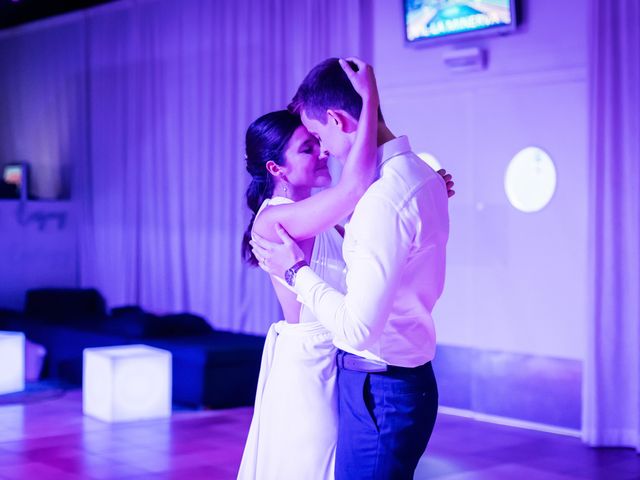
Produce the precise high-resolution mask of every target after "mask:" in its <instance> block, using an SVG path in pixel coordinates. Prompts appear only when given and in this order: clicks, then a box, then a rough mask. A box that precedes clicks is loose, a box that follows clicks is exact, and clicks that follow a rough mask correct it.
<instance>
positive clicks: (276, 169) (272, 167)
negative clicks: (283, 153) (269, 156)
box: [265, 160, 287, 177]
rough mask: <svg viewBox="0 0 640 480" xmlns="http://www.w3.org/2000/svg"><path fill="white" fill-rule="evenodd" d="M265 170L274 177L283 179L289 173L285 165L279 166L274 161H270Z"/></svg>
mask: <svg viewBox="0 0 640 480" xmlns="http://www.w3.org/2000/svg"><path fill="white" fill-rule="evenodd" d="M265 168H266V169H267V172H269V173H270V174H271V175H273V176H274V177H283V176H284V175H285V174H286V173H287V171H286V168H285V167H284V166H283V165H278V164H277V163H276V162H274V161H273V160H269V161H268V162H267V163H266V164H265Z"/></svg>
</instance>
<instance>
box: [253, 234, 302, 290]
mask: <svg viewBox="0 0 640 480" xmlns="http://www.w3.org/2000/svg"><path fill="white" fill-rule="evenodd" d="M275 228H276V233H277V234H278V237H280V239H281V240H282V243H276V242H270V241H269V240H267V239H266V238H264V237H261V236H260V235H258V234H257V233H255V232H253V233H252V235H251V237H252V240H251V242H250V243H251V247H252V249H253V254H254V255H255V256H256V258H257V259H258V262H259V265H260V268H261V269H262V270H264V271H265V272H267V273H268V274H270V275H275V276H277V277H280V278H284V272H286V271H287V270H289V269H290V268H291V267H293V266H294V265H295V264H296V263H298V262H299V261H300V260H304V253H303V252H302V250H301V249H300V247H299V246H298V244H297V243H296V242H295V241H294V240H293V239H292V238H291V237H290V236H289V234H288V233H287V232H286V231H285V229H284V228H282V226H281V225H280V224H276V226H275Z"/></svg>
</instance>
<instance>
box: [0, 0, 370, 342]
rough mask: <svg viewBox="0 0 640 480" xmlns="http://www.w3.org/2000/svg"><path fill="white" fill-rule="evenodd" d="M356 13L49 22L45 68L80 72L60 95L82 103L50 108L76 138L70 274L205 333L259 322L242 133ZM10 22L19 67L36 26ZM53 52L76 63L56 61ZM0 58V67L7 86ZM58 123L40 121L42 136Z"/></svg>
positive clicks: (332, 52) (330, 4) (337, 43)
mask: <svg viewBox="0 0 640 480" xmlns="http://www.w3.org/2000/svg"><path fill="white" fill-rule="evenodd" d="M361 18H362V17H361V15H360V3H359V2H358V1H355V0H347V1H345V0H323V1H317V0H238V1H212V0H180V1H178V0H147V1H144V0H141V1H123V2H116V3H113V4H109V5H106V6H103V7H99V8H96V9H92V10H89V11H87V13H85V14H84V15H82V16H78V17H77V18H76V19H75V20H74V21H72V22H68V23H67V24H66V25H65V26H64V28H65V32H67V30H66V29H69V30H68V31H69V32H71V31H73V32H76V33H77V32H80V35H79V36H78V35H76V38H75V40H73V41H72V40H69V41H66V40H65V43H64V45H59V46H58V47H59V48H58V47H56V48H53V49H52V50H51V51H50V52H49V55H53V56H54V59H53V60H52V63H56V61H57V60H56V59H59V65H60V69H61V70H63V71H61V72H59V74H60V75H62V76H65V75H66V76H67V77H70V78H74V79H77V78H81V79H82V82H83V83H82V88H80V91H79V92H76V93H77V96H75V97H74V94H73V92H66V94H65V95H64V96H63V97H62V98H61V99H60V101H61V102H62V103H63V104H65V105H67V104H74V105H75V103H73V102H77V101H78V98H80V99H81V100H82V101H83V102H84V103H83V105H84V108H83V109H81V111H77V109H76V110H73V111H72V112H68V113H67V115H68V116H72V117H73V118H72V119H71V120H69V118H68V117H64V120H65V121H70V122H71V123H74V124H75V123H78V122H79V123H80V128H78V130H77V131H71V135H72V136H75V135H78V136H82V137H83V138H82V140H78V142H77V143H78V144H79V145H80V146H81V148H80V150H81V152H82V155H81V156H80V157H74V158H71V159H70V161H71V162H72V163H73V166H74V168H75V175H74V178H75V179H76V182H75V184H74V188H73V192H72V197H73V200H74V202H76V204H77V206H78V215H79V224H80V228H79V236H78V239H79V246H80V247H79V248H80V252H79V256H80V262H79V264H80V272H79V278H80V284H81V285H83V286H92V287H96V288H98V289H100V290H101V291H102V292H103V294H104V295H105V297H106V298H107V301H108V303H109V304H110V305H112V306H114V305H122V304H139V305H141V306H143V307H145V308H148V309H150V310H152V311H157V312H169V311H174V312H175V311H190V312H194V313H198V314H202V315H204V316H205V317H206V318H207V319H208V320H209V321H210V322H211V323H212V324H213V325H214V326H215V327H217V328H220V329H230V330H238V331H246V332H265V331H266V329H267V327H268V325H269V324H270V323H271V322H273V321H275V320H277V319H278V318H279V315H280V313H279V308H278V306H277V302H276V300H275V297H274V295H273V293H272V288H271V285H270V283H269V282H268V280H267V279H266V277H265V275H264V274H262V272H260V271H257V270H255V269H249V268H247V267H246V266H245V265H244V264H243V263H242V261H241V258H240V242H241V238H242V234H243V231H244V229H245V228H246V224H247V222H248V219H249V214H248V210H247V208H246V206H245V201H244V190H245V188H246V185H247V183H248V176H247V174H246V173H245V169H244V146H243V144H244V133H245V130H246V128H247V126H248V125H249V123H250V122H251V121H252V120H254V119H255V118H257V117H258V116H259V115H261V114H263V113H266V112H268V111H271V110H275V109H281V108H285V107H286V104H287V102H288V100H289V99H290V98H291V96H292V95H293V94H294V93H295V89H296V87H297V85H298V83H299V82H300V81H301V80H302V78H303V77H304V75H305V73H306V72H307V71H308V70H309V69H310V68H311V67H312V66H313V65H314V64H315V63H317V62H318V61H320V60H322V59H324V58H326V57H329V56H345V55H353V54H356V55H357V54H360V53H361V51H362V44H363V42H364V38H366V34H365V33H366V32H365V31H364V30H363V26H362V20H361ZM24 30H25V31H24V32H22V31H21V29H18V30H16V31H14V32H13V33H12V36H11V38H12V40H11V41H17V42H20V43H21V44H22V45H23V46H24V48H23V49H22V51H21V52H20V54H19V60H20V62H26V63H29V62H30V61H31V59H30V55H31V53H32V52H34V51H35V49H36V48H37V45H38V42H39V40H38V41H36V39H39V38H40V37H42V36H46V35H48V30H47V28H46V27H43V28H41V29H40V30H38V31H36V32H35V33H34V32H33V31H32V30H33V29H24ZM52 37H53V38H51V39H50V41H51V42H52V43H53V44H54V45H57V44H56V42H58V37H57V35H55V36H52ZM0 43H2V41H1V40H0ZM68 56H72V57H74V58H77V57H78V56H79V57H80V58H82V59H83V62H84V63H83V64H82V68H77V65H73V66H72V68H67V66H66V63H65V62H66V60H65V59H66V58H67V57H68ZM34 61H36V60H34ZM7 70H8V69H5V68H2V69H1V70H0V78H3V79H4V80H5V81H8V82H10V81H12V77H11V75H12V74H11V72H9V71H7ZM31 80H32V83H33V82H38V81H39V80H40V78H39V77H37V76H36V75H35V74H34V77H33V78H31ZM34 88H35V87H34ZM38 88H44V89H45V90H47V89H51V88H53V87H52V85H51V83H49V82H45V84H43V85H42V84H41V85H40V86H39V87H38ZM25 101H27V102H28V101H29V100H28V99H27V100H25ZM2 108H3V107H0V109H2ZM70 110H71V109H70ZM11 121H12V122H13V119H12V120H11ZM58 121H59V120H58V119H52V121H51V122H49V123H50V128H51V132H52V135H54V136H58V135H60V126H59V125H58V124H57V122H58ZM15 128H19V129H22V127H21V126H17V127H15ZM0 132H1V133H2V136H5V135H7V136H15V135H21V134H23V133H24V132H23V131H22V130H20V131H18V132H16V131H14V130H11V131H9V132H4V131H2V130H0Z"/></svg>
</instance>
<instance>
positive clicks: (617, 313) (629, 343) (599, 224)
mask: <svg viewBox="0 0 640 480" xmlns="http://www.w3.org/2000/svg"><path fill="white" fill-rule="evenodd" d="M589 77H590V92H589V93H590V97H589V102H590V155H591V165H590V169H591V192H592V194H591V198H592V205H591V207H592V208H591V214H592V218H591V220H592V222H591V224H592V232H591V233H592V235H591V238H592V239H593V242H592V247H593V248H592V260H593V264H592V271H593V278H592V285H593V298H592V304H593V315H592V318H591V325H590V338H589V344H588V348H587V357H586V362H585V382H584V402H583V405H584V408H583V439H584V441H585V442H587V443H589V444H590V445H594V446H625V447H633V448H635V449H636V450H638V451H639V452H640V253H639V250H640V3H639V2H637V1H636V0H619V1H613V2H603V1H600V0H591V30H590V74H589Z"/></svg>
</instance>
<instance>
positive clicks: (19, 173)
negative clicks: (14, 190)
mask: <svg viewBox="0 0 640 480" xmlns="http://www.w3.org/2000/svg"><path fill="white" fill-rule="evenodd" d="M23 176H24V166H22V165H5V167H4V172H3V175H2V177H3V179H4V181H5V183H10V184H12V185H15V186H16V187H18V188H20V187H21V186H22V182H23V180H22V179H23Z"/></svg>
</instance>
